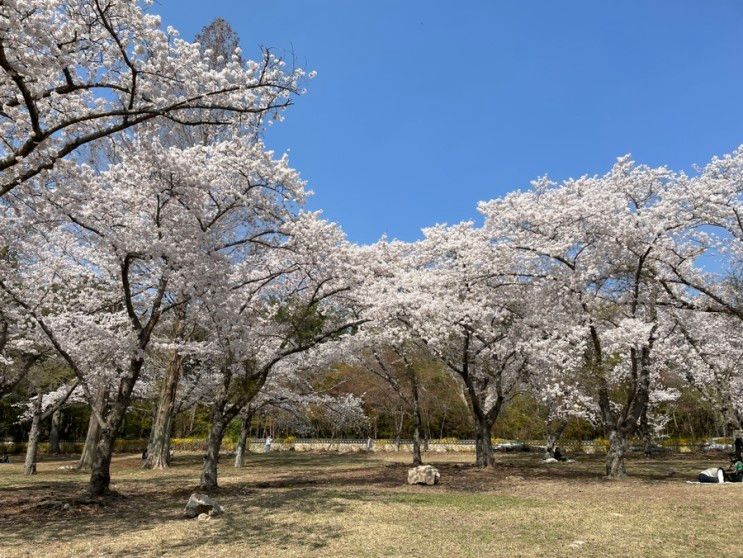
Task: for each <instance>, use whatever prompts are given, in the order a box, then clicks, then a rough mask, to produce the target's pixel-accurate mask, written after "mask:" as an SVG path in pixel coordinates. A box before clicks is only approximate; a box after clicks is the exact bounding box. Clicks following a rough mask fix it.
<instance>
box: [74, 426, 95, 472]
mask: <svg viewBox="0 0 743 558" xmlns="http://www.w3.org/2000/svg"><path fill="white" fill-rule="evenodd" d="M100 432H101V425H100V424H98V419H96V418H95V414H94V413H90V420H88V432H87V434H86V435H85V444H84V445H83V452H82V454H80V461H78V463H77V469H78V470H80V471H90V469H91V467H92V466H93V454H94V453H95V447H96V446H97V445H98V437H99V435H100Z"/></svg>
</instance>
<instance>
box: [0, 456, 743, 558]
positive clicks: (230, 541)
mask: <svg viewBox="0 0 743 558" xmlns="http://www.w3.org/2000/svg"><path fill="white" fill-rule="evenodd" d="M429 457H430V462H431V463H433V464H434V465H436V466H437V467H438V468H439V470H440V471H441V474H442V479H441V484H440V485H438V486H435V487H418V486H408V485H406V484H404V482H405V478H406V469H407V467H408V464H407V463H406V462H405V461H406V460H407V458H408V456H407V455H403V454H400V455H398V454H387V455H366V454H345V455H343V454H341V455H339V454H334V455H329V454H314V455H313V454H294V453H290V452H286V453H272V454H270V455H263V454H251V455H250V456H249V461H248V463H249V464H248V466H247V467H245V468H243V469H234V468H232V467H231V466H230V460H229V459H227V458H224V459H223V461H222V469H221V474H222V476H221V479H220V484H221V488H220V489H219V490H218V491H216V492H215V493H214V496H215V497H216V499H217V500H218V501H219V502H220V503H221V504H222V505H223V506H224V507H225V508H226V510H227V513H226V515H225V516H224V517H223V518H219V519H214V520H212V521H209V522H198V521H196V520H186V519H182V511H183V506H184V505H185V503H186V501H187V500H188V497H189V495H190V493H191V492H193V491H194V490H195V488H194V487H195V486H196V485H197V481H198V475H199V464H200V461H201V457H200V456H199V455H196V454H193V455H182V456H178V457H177V458H176V459H175V463H174V467H173V468H171V469H169V470H167V471H143V470H141V469H139V468H138V465H139V463H140V460H139V456H136V455H125V456H118V457H117V458H116V459H115V460H114V468H113V488H114V489H115V490H117V491H118V492H119V493H120V497H116V498H111V499H107V500H106V501H105V502H104V505H99V504H97V503H95V502H91V501H85V500H82V501H81V500H80V499H79V498H80V490H81V489H82V488H84V487H85V482H86V480H87V475H85V474H84V473H79V472H74V471H66V470H61V469H59V467H61V466H63V465H66V464H69V463H72V461H65V460H61V461H44V462H41V463H40V464H39V467H38V471H39V473H38V474H37V475H36V476H34V477H24V476H22V474H21V465H20V464H12V465H7V466H3V467H2V468H1V469H0V534H1V538H0V555H2V556H42V555H43V556H134V555H138V556H176V555H177V556H433V555H439V556H486V555H488V556H506V555H508V556H532V555H544V554H545V553H549V554H551V555H555V554H556V555H559V556H575V555H580V556H678V555H686V556H692V555H693V556H723V555H724V556H740V555H741V546H740V544H739V538H738V537H737V536H736V533H738V532H739V530H740V527H741V524H740V522H741V514H740V513H739V512H738V511H737V510H740V509H742V508H743V485H740V484H737V485H709V486H703V485H690V484H686V483H685V482H684V481H685V480H688V479H693V478H694V477H695V476H696V473H697V472H698V471H699V470H700V469H703V468H706V467H708V466H711V465H713V464H716V463H724V461H723V460H722V459H720V458H718V459H714V458H710V457H699V456H672V457H671V458H664V459H653V460H640V459H635V460H631V461H630V462H629V467H628V469H629V472H630V474H631V475H632V478H631V479H629V480H626V481H606V480H603V479H602V477H601V471H602V468H603V462H602V461H601V459H600V458H599V457H581V458H579V461H578V462H576V463H571V464H553V465H544V464H541V463H540V462H539V456H538V455H536V454H505V455H501V456H498V459H499V464H498V466H497V468H496V469H495V470H491V471H487V470H479V469H476V468H474V467H473V466H472V465H471V463H470V461H471V460H472V457H473V456H471V455H431V456H429ZM76 497H77V499H76ZM66 503H67V504H70V506H69V509H64V508H63V506H64V504H66Z"/></svg>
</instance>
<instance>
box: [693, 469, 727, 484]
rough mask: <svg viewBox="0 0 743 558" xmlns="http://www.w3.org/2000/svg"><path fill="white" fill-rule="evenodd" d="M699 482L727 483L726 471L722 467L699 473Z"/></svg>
mask: <svg viewBox="0 0 743 558" xmlns="http://www.w3.org/2000/svg"><path fill="white" fill-rule="evenodd" d="M698 479H699V482H703V483H723V482H725V471H724V470H723V469H722V468H721V467H710V468H709V469H705V470H704V471H702V472H701V473H699V477H698Z"/></svg>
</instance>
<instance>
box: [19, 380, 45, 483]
mask: <svg viewBox="0 0 743 558" xmlns="http://www.w3.org/2000/svg"><path fill="white" fill-rule="evenodd" d="M41 403H42V397H41V393H38V394H37V395H36V401H34V408H33V413H34V415H33V419H32V420H31V430H29V432H28V444H27V445H26V461H25V463H24V465H23V474H24V475H35V474H36V451H37V448H38V443H39V431H40V426H41Z"/></svg>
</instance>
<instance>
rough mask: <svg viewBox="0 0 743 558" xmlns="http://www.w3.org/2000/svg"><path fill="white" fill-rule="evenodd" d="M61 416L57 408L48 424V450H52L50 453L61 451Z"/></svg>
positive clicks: (56, 453) (57, 453)
mask: <svg viewBox="0 0 743 558" xmlns="http://www.w3.org/2000/svg"><path fill="white" fill-rule="evenodd" d="M61 417H62V411H61V409H57V410H56V411H54V412H53V413H52V422H51V425H50V426H49V450H50V451H51V452H52V455H59V454H60V453H62V450H61V449H60V447H59V423H60V422H61Z"/></svg>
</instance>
